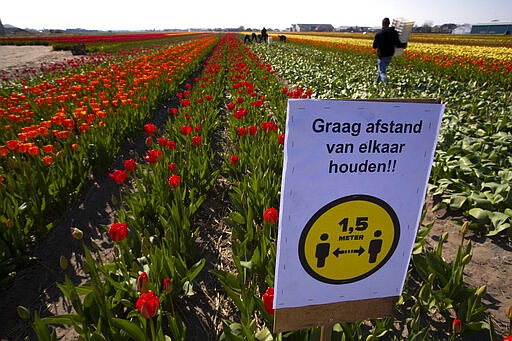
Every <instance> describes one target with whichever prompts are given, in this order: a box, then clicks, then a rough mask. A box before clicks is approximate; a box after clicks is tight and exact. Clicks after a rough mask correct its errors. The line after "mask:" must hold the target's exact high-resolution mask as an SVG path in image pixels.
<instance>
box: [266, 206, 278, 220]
mask: <svg viewBox="0 0 512 341" xmlns="http://www.w3.org/2000/svg"><path fill="white" fill-rule="evenodd" d="M263 219H265V221H266V222H267V223H269V224H275V223H277V221H278V220H279V212H277V210H276V209H275V208H273V207H271V208H269V209H267V210H266V211H265V213H264V214H263Z"/></svg>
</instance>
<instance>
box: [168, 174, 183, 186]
mask: <svg viewBox="0 0 512 341" xmlns="http://www.w3.org/2000/svg"><path fill="white" fill-rule="evenodd" d="M168 183H169V186H170V187H171V188H172V189H175V188H178V187H180V183H181V178H180V177H179V176H178V175H171V176H170V177H169V180H168Z"/></svg>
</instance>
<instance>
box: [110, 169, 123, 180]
mask: <svg viewBox="0 0 512 341" xmlns="http://www.w3.org/2000/svg"><path fill="white" fill-rule="evenodd" d="M108 176H110V178H111V179H112V180H114V181H115V182H116V183H118V184H122V183H123V182H124V181H125V180H126V171H124V170H120V169H116V170H115V171H114V173H110V174H109V175H108Z"/></svg>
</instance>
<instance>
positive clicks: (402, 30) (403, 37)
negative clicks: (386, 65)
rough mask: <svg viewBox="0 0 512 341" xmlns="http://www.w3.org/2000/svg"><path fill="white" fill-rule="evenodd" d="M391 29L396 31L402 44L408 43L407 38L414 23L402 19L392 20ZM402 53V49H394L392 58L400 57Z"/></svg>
mask: <svg viewBox="0 0 512 341" xmlns="http://www.w3.org/2000/svg"><path fill="white" fill-rule="evenodd" d="M393 27H394V28H395V30H397V31H398V37H399V39H400V41H401V42H402V43H407V42H408V41H409V36H410V35H411V33H412V29H413V27H414V21H405V20H404V19H393ZM403 52H404V49H403V48H400V47H395V53H394V56H400V55H401V54H402V53H403Z"/></svg>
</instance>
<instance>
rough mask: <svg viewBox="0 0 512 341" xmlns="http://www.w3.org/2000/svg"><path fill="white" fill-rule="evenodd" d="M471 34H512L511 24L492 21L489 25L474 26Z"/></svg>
mask: <svg viewBox="0 0 512 341" xmlns="http://www.w3.org/2000/svg"><path fill="white" fill-rule="evenodd" d="M471 34H507V35H510V34H512V22H500V21H492V22H490V23H482V24H474V25H473V26H472V27H471Z"/></svg>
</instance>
